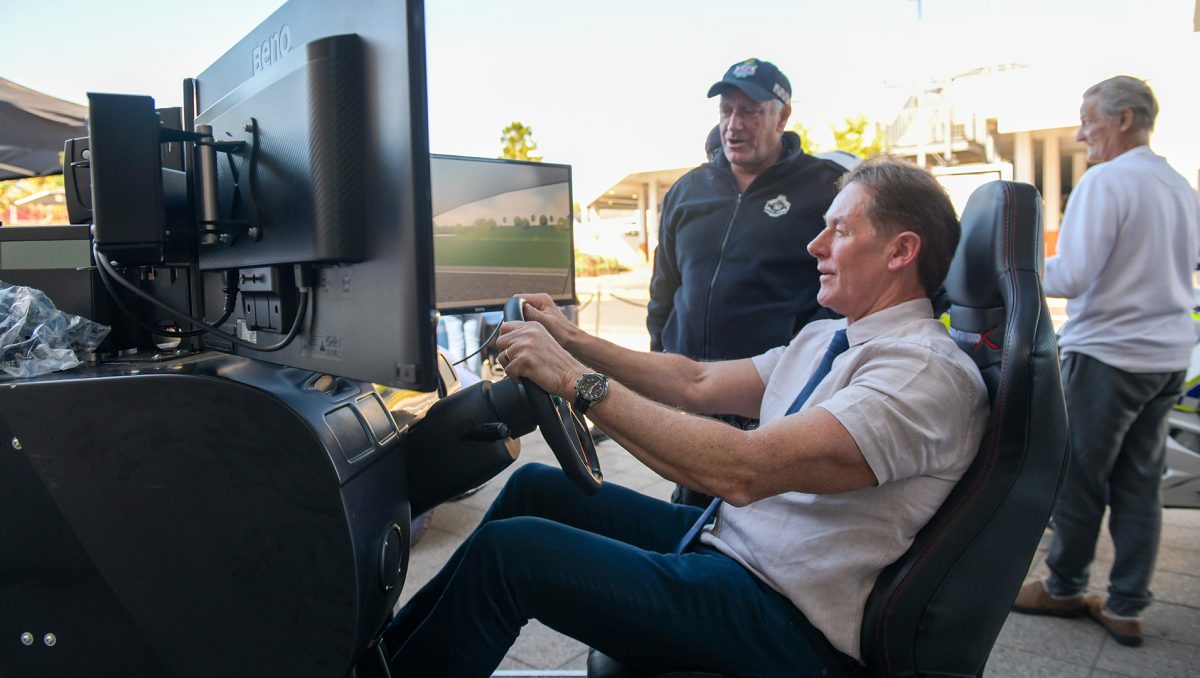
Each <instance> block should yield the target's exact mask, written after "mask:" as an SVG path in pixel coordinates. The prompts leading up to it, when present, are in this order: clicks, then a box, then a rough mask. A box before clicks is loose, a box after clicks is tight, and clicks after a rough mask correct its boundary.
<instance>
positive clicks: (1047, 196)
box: [1042, 132, 1062, 231]
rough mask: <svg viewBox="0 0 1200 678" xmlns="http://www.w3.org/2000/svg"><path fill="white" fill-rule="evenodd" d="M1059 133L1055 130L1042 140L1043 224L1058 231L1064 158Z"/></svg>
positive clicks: (1050, 229)
mask: <svg viewBox="0 0 1200 678" xmlns="http://www.w3.org/2000/svg"><path fill="white" fill-rule="evenodd" d="M1059 153H1060V151H1059V143H1058V135H1057V134H1054V133H1053V132H1052V133H1051V134H1050V135H1049V136H1047V137H1046V138H1045V139H1043V140H1042V198H1043V199H1044V200H1045V205H1046V206H1045V209H1043V210H1042V224H1043V225H1044V226H1045V230H1046V231H1057V230H1058V220H1059V215H1060V214H1061V213H1062V158H1061V157H1060V156H1059Z"/></svg>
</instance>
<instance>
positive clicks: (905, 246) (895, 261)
mask: <svg viewBox="0 0 1200 678" xmlns="http://www.w3.org/2000/svg"><path fill="white" fill-rule="evenodd" d="M920 254H921V236H919V235H917V234H916V233H913V232H912V231H904V232H903V233H900V234H899V235H897V236H896V237H894V238H893V239H892V252H891V258H889V259H888V270H889V271H893V272H895V271H899V270H901V269H903V268H904V267H906V266H916V265H917V257H918V256H919V255H920Z"/></svg>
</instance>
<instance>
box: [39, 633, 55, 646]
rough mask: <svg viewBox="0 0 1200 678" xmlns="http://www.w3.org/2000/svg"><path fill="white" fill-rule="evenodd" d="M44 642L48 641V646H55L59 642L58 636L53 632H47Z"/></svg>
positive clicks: (43, 638)
mask: <svg viewBox="0 0 1200 678" xmlns="http://www.w3.org/2000/svg"><path fill="white" fill-rule="evenodd" d="M42 642H44V643H46V647H54V646H55V645H56V644H57V643H58V637H57V636H55V635H54V634H53V633H47V634H46V635H45V636H43V637H42Z"/></svg>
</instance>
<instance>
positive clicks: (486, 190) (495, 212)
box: [429, 154, 575, 312]
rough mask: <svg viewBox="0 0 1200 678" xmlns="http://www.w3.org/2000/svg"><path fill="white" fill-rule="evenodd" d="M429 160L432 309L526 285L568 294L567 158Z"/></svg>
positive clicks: (474, 304)
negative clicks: (558, 160)
mask: <svg viewBox="0 0 1200 678" xmlns="http://www.w3.org/2000/svg"><path fill="white" fill-rule="evenodd" d="M429 167H430V176H431V178H432V197H433V242H434V247H433V251H434V262H435V272H436V287H437V306H438V309H439V310H441V311H442V312H477V311H488V310H497V309H500V308H502V307H503V306H504V302H505V301H506V300H508V298H509V297H511V296H513V295H514V294H523V293H524V294H528V293H532V292H544V293H546V294H549V295H550V296H551V297H553V298H554V300H555V301H556V302H558V303H560V304H570V303H574V302H575V275H574V264H575V254H574V242H573V235H572V234H573V228H572V226H573V223H574V220H573V214H572V211H573V210H572V202H571V167H570V166H569V165H557V164H553V163H544V162H524V161H517V160H495V159H490V158H471V157H464V156H454V155H438V154H434V155H433V156H432V158H431V159H430V163H429Z"/></svg>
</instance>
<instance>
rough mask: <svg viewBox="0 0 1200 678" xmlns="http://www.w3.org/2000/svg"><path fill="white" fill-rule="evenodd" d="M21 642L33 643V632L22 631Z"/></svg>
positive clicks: (25, 643)
mask: <svg viewBox="0 0 1200 678" xmlns="http://www.w3.org/2000/svg"><path fill="white" fill-rule="evenodd" d="M21 644H22V645H26V646H29V645H33V634H32V633H30V632H28V631H26V632H25V633H22V634H21Z"/></svg>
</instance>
